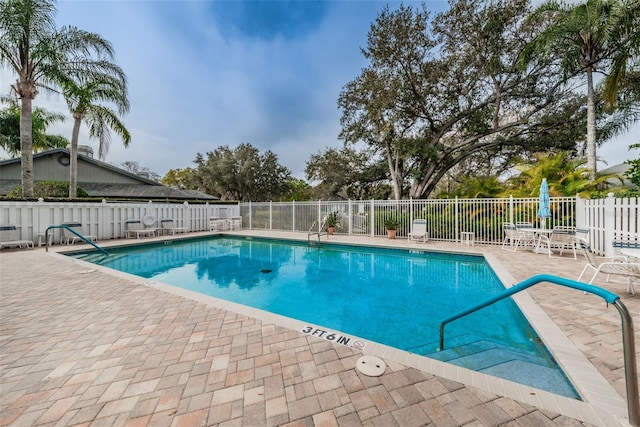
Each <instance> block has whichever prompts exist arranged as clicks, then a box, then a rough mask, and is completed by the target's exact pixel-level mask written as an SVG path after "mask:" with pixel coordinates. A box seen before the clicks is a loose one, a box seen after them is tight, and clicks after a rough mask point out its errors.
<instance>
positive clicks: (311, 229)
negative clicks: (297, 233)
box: [307, 221, 329, 243]
mask: <svg viewBox="0 0 640 427" xmlns="http://www.w3.org/2000/svg"><path fill="white" fill-rule="evenodd" d="M317 223H318V221H313V224H311V228H309V231H308V232H307V243H309V242H310V241H311V236H312V235H314V234H317V235H318V242H319V241H320V236H322V235H323V234H326V235H327V236H329V234H328V233H327V232H326V231H322V229H323V228H324V222H323V223H322V224H321V225H320V226H319V227H318V231H313V229H314V227H315V226H316V224H317Z"/></svg>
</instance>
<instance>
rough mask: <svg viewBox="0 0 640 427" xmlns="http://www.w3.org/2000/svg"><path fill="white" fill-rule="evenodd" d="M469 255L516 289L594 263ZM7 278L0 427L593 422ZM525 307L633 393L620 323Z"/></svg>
mask: <svg viewBox="0 0 640 427" xmlns="http://www.w3.org/2000/svg"><path fill="white" fill-rule="evenodd" d="M304 238H306V235H305V236H304ZM341 239H342V240H344V241H347V240H348V239H347V238H340V237H338V238H336V239H335V240H341ZM373 240H374V239H372V240H371V241H373ZM375 240H376V241H377V243H380V244H386V243H391V244H394V245H406V244H407V242H405V241H398V242H389V241H383V240H382V239H375ZM109 243H113V242H109ZM109 243H107V244H109ZM425 247H429V248H441V249H445V250H446V249H449V250H450V249H455V250H457V249H460V248H462V247H461V246H459V245H454V244H444V243H434V242H429V243H427V244H426V245H425ZM464 249H465V250H474V251H486V252H487V253H490V254H491V255H492V256H494V257H495V258H497V259H498V261H499V262H501V263H502V264H503V265H504V266H505V267H506V268H507V269H508V270H509V272H510V273H511V274H512V275H513V276H514V277H515V279H516V280H523V279H524V278H527V277H529V276H531V275H532V274H535V273H551V274H557V275H560V276H564V277H569V278H575V277H577V275H578V273H579V272H580V270H581V268H582V266H583V265H584V261H583V260H582V259H580V260H578V261H574V260H569V259H552V260H549V258H548V257H547V256H545V255H538V254H533V253H527V252H521V251H518V252H517V253H515V254H514V253H510V252H504V251H500V249H499V248H496V247H478V246H476V247H471V248H470V247H466V246H465V247H464ZM0 280H1V285H0V297H1V299H0V346H1V347H0V426H7V425H10V426H225V427H226V426H276V425H277V426H360V425H366V426H384V427H387V426H498V425H500V426H579V425H592V424H591V423H589V422H585V421H580V420H579V418H576V417H571V416H568V415H566V414H565V415H561V413H560V411H553V410H549V409H548V408H546V409H545V408H544V407H541V406H536V405H531V404H529V403H525V402H523V401H522V400H516V399H513V398H511V397H514V396H501V395H498V394H494V393H491V392H489V391H486V390H483V389H482V388H476V387H474V386H471V385H465V384H463V383H461V382H457V381H452V380H449V379H446V378H443V377H441V376H437V375H434V374H432V373H428V372H426V371H422V370H419V369H416V368H411V367H407V366H405V365H403V364H400V363H397V362H396V361H393V360H386V362H387V365H388V368H387V370H386V372H385V374H384V375H383V376H381V377H367V376H364V375H362V374H361V373H359V372H358V371H357V370H356V369H355V368H354V366H355V361H356V360H357V358H358V357H360V356H361V353H359V352H357V351H355V350H353V349H350V348H347V347H344V346H340V345H337V344H333V343H330V342H327V341H324V340H320V339H317V338H315V337H310V336H306V335H303V334H301V333H299V332H297V331H296V330H291V329H288V328H285V327H282V326H278V325H276V324H273V323H267V322H264V321H261V320H258V319H256V318H253V317H250V316H246V315H242V314H239V313H235V312H233V311H230V310H225V309H222V308H219V307H216V306H213V305H211V304H207V303H203V302H200V301H196V300H193V299H191V298H187V297H182V296H179V295H175V294H173V293H169V292H164V291H163V290H160V289H156V288H154V287H152V286H148V285H147V284H145V283H144V279H131V278H130V277H128V276H127V275H123V274H109V273H106V272H104V271H102V270H101V269H95V268H91V267H90V266H88V264H85V263H82V262H76V261H73V260H70V259H62V257H61V256H60V255H57V254H53V253H45V252H44V249H43V248H42V249H38V248H36V249H35V250H28V251H27V250H3V251H2V252H1V253H0ZM601 284H602V285H604V283H601ZM606 287H607V288H608V289H610V290H612V291H613V292H616V293H617V294H619V295H620V296H621V297H622V299H623V301H624V303H625V304H626V305H627V306H628V307H629V309H630V311H631V312H632V314H633V316H634V320H635V322H636V323H638V318H637V314H638V313H639V311H640V303H638V301H637V297H635V296H630V295H627V294H626V292H625V290H626V287H625V285H624V284H619V283H616V284H607V286H606ZM529 294H530V295H531V296H532V297H533V298H534V299H535V301H536V302H537V303H538V304H539V305H540V306H541V307H542V308H543V309H544V311H545V312H546V313H547V314H548V315H549V316H550V317H551V318H552V319H553V321H554V322H555V323H556V324H557V325H558V326H559V327H560V329H561V330H562V331H563V332H564V333H565V334H566V335H567V336H568V337H569V338H570V339H571V341H573V343H574V344H575V345H576V346H577V347H578V348H579V349H580V351H582V352H583V353H584V354H585V355H586V356H587V358H588V359H589V360H590V361H591V362H592V363H593V364H594V365H595V367H596V368H597V369H598V371H600V373H601V374H602V375H603V376H604V377H605V378H606V379H607V380H608V381H609V383H610V384H612V386H613V387H614V388H615V390H617V391H618V393H619V394H620V395H621V396H624V393H625V387H624V378H623V375H624V366H623V362H622V338H621V333H620V319H619V317H618V314H617V312H616V311H615V310H614V309H612V308H611V307H609V308H607V307H606V304H605V303H604V302H603V301H601V300H598V299H597V298H596V297H593V296H591V295H582V293H581V292H577V291H573V290H568V289H564V288H558V287H554V286H551V285H540V286H538V287H535V288H532V289H531V290H529ZM617 417H619V415H617V414H613V415H610V416H607V415H606V414H605V415H604V416H603V417H602V418H601V419H600V421H599V422H594V423H593V424H594V425H603V426H607V425H611V424H610V423H611V422H612V420H613V419H615V418H617ZM619 421H620V423H621V425H624V422H625V420H619Z"/></svg>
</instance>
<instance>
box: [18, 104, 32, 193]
mask: <svg viewBox="0 0 640 427" xmlns="http://www.w3.org/2000/svg"><path fill="white" fill-rule="evenodd" d="M32 102H33V98H30V97H29V96H23V97H22V98H21V109H20V165H21V179H22V197H27V198H32V197H33V132H32V129H33V124H32V118H31V103H32Z"/></svg>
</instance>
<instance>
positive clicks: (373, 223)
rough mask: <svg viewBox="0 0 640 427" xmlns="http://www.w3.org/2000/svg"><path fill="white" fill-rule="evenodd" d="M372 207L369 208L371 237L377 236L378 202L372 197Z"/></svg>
mask: <svg viewBox="0 0 640 427" xmlns="http://www.w3.org/2000/svg"><path fill="white" fill-rule="evenodd" d="M370 208H371V209H369V219H370V221H369V222H370V223H371V237H375V236H376V215H375V209H376V203H375V200H373V199H371V204H370Z"/></svg>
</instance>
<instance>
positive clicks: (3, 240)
mask: <svg viewBox="0 0 640 427" xmlns="http://www.w3.org/2000/svg"><path fill="white" fill-rule="evenodd" d="M14 246H15V247H18V248H23V247H25V248H28V249H33V242H32V241H31V240H21V239H20V232H19V231H18V229H17V228H16V226H15V225H12V224H3V225H0V249H2V248H11V247H14Z"/></svg>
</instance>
